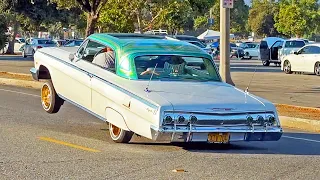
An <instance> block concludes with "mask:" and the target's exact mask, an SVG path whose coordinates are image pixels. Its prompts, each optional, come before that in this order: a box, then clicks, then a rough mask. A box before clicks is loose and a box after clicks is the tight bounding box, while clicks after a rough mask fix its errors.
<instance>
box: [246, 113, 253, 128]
mask: <svg viewBox="0 0 320 180" xmlns="http://www.w3.org/2000/svg"><path fill="white" fill-rule="evenodd" d="M247 124H248V125H250V126H252V124H253V117H251V116H250V115H249V116H247Z"/></svg>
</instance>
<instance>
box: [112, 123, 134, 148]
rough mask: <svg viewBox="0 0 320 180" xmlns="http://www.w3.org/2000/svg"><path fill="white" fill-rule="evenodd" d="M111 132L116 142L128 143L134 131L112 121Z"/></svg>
mask: <svg viewBox="0 0 320 180" xmlns="http://www.w3.org/2000/svg"><path fill="white" fill-rule="evenodd" d="M109 132H110V136H111V139H112V140H113V141H114V142H116V143H128V142H129V141H130V140H131V138H132V136H133V132H132V131H126V130H123V129H121V128H119V127H117V126H115V125H113V124H111V123H109Z"/></svg>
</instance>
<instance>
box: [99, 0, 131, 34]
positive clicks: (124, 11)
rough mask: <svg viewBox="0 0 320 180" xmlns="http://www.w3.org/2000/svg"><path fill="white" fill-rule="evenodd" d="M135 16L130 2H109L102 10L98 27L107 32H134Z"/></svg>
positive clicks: (117, 0) (125, 0) (113, 0)
mask: <svg viewBox="0 0 320 180" xmlns="http://www.w3.org/2000/svg"><path fill="white" fill-rule="evenodd" d="M134 14H135V13H134V12H133V11H132V9H131V8H130V2H129V1H128V0H109V1H108V2H107V3H106V4H105V5H104V7H103V8H102V10H101V13H100V18H99V20H98V27H99V29H100V31H106V32H133V31H134V21H135V18H134V17H135V16H134Z"/></svg>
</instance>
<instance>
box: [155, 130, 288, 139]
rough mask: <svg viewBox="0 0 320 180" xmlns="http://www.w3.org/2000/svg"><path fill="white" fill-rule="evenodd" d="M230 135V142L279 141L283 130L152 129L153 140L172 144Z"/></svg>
mask: <svg viewBox="0 0 320 180" xmlns="http://www.w3.org/2000/svg"><path fill="white" fill-rule="evenodd" d="M213 132H216V133H223V132H228V133H230V138H229V140H230V142H235V141H278V140H279V139H280V138H281V136H282V128H279V127H267V128H264V127H261V128H256V129H250V128H237V127H233V128H227V127H226V128H212V127H201V128H197V129H193V130H192V131H186V130H182V129H176V130H173V129H171V130H164V129H160V130H155V129H154V128H151V133H152V139H153V140H156V141H171V142H208V134H209V133H213Z"/></svg>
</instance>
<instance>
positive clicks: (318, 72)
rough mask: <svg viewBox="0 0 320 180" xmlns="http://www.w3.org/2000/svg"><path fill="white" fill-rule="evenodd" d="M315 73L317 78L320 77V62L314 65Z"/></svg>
mask: <svg viewBox="0 0 320 180" xmlns="http://www.w3.org/2000/svg"><path fill="white" fill-rule="evenodd" d="M314 73H315V74H316V75H317V76H320V62H317V63H316V64H315V65H314Z"/></svg>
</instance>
